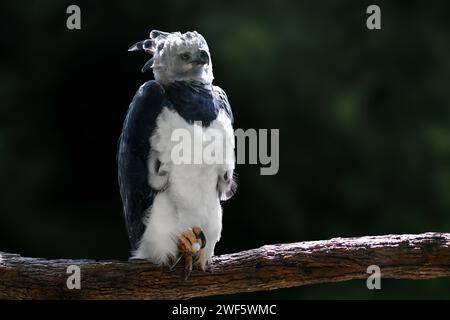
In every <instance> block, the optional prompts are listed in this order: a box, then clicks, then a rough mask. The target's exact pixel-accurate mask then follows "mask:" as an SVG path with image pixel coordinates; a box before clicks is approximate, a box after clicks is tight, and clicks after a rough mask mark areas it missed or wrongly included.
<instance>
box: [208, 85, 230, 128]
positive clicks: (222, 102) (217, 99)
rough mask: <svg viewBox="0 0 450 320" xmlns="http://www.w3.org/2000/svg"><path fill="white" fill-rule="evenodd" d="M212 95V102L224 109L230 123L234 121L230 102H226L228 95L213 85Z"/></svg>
mask: <svg viewBox="0 0 450 320" xmlns="http://www.w3.org/2000/svg"><path fill="white" fill-rule="evenodd" d="M213 95H214V104H215V105H218V106H219V108H220V109H222V110H224V111H225V113H226V114H227V115H228V118H230V120H231V124H233V123H234V118H233V111H231V106H230V103H229V102H228V97H227V94H226V93H225V91H223V90H222V89H221V88H220V87H218V86H214V87H213Z"/></svg>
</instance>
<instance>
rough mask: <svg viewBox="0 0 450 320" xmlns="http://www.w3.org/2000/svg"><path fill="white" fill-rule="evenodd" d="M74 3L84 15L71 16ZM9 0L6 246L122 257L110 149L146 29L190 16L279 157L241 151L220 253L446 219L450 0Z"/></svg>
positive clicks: (434, 288) (3, 86) (348, 290)
mask: <svg viewBox="0 0 450 320" xmlns="http://www.w3.org/2000/svg"><path fill="white" fill-rule="evenodd" d="M70 4H78V5H79V6H80V7H81V11H82V29H81V30H79V31H69V30H68V29H67V28H66V18H67V16H68V15H66V8H67V6H68V5H70ZM369 4H372V3H371V2H366V1H358V2H357V1H346V2H345V3H344V2H343V1H338V0H333V1H332V0H328V1H315V2H314V3H313V2H312V1H286V0H285V1H279V0H277V1H275V0H273V1H261V0H260V1H255V2H247V1H246V2H245V3H244V1H223V2H219V1H211V0H209V1H199V0H196V1H169V0H164V1H108V2H106V1H105V2H96V3H93V1H90V2H87V1H85V2H81V1H76V2H72V1H39V2H38V1H20V2H19V1H3V2H2V3H1V4H0V26H1V28H0V30H1V41H0V46H1V53H0V250H2V251H7V252H15V253H20V254H22V255H25V256H38V257H48V258H95V259H111V258H114V259H126V258H127V257H128V249H129V247H128V242H127V237H126V233H125V227H124V223H123V220H122V209H121V202H120V197H119V191H118V186H117V175H116V165H115V152H116V143H117V138H118V137H119V134H120V131H121V126H122V121H123V120H124V117H125V114H126V111H127V108H128V104H129V103H130V101H131V99H132V97H133V95H134V93H135V92H136V90H137V88H138V87H139V86H140V85H141V84H142V83H143V82H144V81H147V80H149V79H151V78H152V74H151V73H147V74H141V73H140V71H139V70H140V68H141V67H142V65H143V64H144V62H145V61H146V59H147V58H148V56H146V55H144V54H139V53H136V54H132V53H128V52H127V49H128V47H129V46H130V45H131V44H133V43H134V42H136V41H138V40H142V39H144V38H146V36H147V35H148V32H149V31H150V30H151V29H161V30H165V31H178V30H180V31H187V30H197V31H199V32H200V33H202V34H203V35H204V36H205V38H206V39H207V41H208V43H209V46H210V49H211V52H212V59H213V63H214V71H215V78H216V80H215V83H216V84H217V85H220V86H221V87H222V88H224V89H225V91H226V92H227V94H228V97H229V99H230V102H231V104H232V107H233V109H234V113H235V118H236V127H239V128H244V129H246V128H279V129H280V140H281V141H280V153H281V154H280V159H281V160H280V171H279V173H278V174H277V175H275V176H260V175H259V167H258V166H256V165H240V166H238V168H237V170H238V172H239V183H240V187H239V190H238V193H237V195H236V196H235V197H234V198H233V199H232V200H230V201H229V202H227V203H225V204H224V221H223V223H224V228H223V233H222V240H221V241H220V242H219V244H218V246H217V250H216V253H217V254H221V253H226V252H233V251H239V250H244V249H249V248H254V247H258V246H261V245H264V244H270V243H282V242H295V241H306V240H316V239H328V238H331V237H351V236H361V235H380V234H388V233H420V232H426V231H442V232H445V231H447V232H449V231H450V215H449V211H450V165H449V164H450V121H449V120H450V109H449V108H450V104H449V103H450V91H449V89H450V22H449V19H448V16H449V14H450V3H449V2H448V1H432V2H429V1H398V0H397V1H391V2H390V3H388V2H383V1H377V3H376V4H378V5H380V6H381V10H382V30H381V31H369V30H367V28H366V26H365V22H366V18H367V15H366V13H365V11H366V8H367V6H368V5H369ZM234 297H235V298H237V297H243V298H450V280H449V279H440V280H430V281H393V280H391V281H389V280H383V281H382V290H378V291H369V290H367V288H366V286H365V281H363V280H361V281H352V282H346V283H336V284H326V285H314V286H305V287H300V288H294V289H286V290H278V291H273V292H262V293H255V294H241V295H237V296H234Z"/></svg>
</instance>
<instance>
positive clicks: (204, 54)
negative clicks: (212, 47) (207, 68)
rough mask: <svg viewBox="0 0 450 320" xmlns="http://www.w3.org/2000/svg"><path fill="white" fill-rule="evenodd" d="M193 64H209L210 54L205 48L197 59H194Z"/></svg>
mask: <svg viewBox="0 0 450 320" xmlns="http://www.w3.org/2000/svg"><path fill="white" fill-rule="evenodd" d="M192 63H193V64H197V65H203V64H209V55H208V52H206V51H205V50H200V51H199V53H198V56H197V59H195V60H192Z"/></svg>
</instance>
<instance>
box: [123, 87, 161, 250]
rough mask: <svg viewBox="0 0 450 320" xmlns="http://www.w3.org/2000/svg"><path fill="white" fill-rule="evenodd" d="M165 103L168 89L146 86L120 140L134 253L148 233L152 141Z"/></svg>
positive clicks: (127, 220) (126, 211)
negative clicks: (144, 235) (144, 221)
mask: <svg viewBox="0 0 450 320" xmlns="http://www.w3.org/2000/svg"><path fill="white" fill-rule="evenodd" d="M164 101H165V94H164V89H163V88H162V86H161V85H160V84H159V83H158V82H156V81H154V80H152V81H149V82H146V83H145V84H143V85H142V86H141V87H140V88H139V90H138V91H137V93H136V95H135V96H134V98H133V101H132V102H131V104H130V107H129V109H128V113H127V116H126V119H125V122H124V124H123V129H122V134H121V135H120V138H119V143H118V150H117V167H118V178H119V188H120V195H121V198H122V203H123V210H124V216H125V223H126V227H127V231H128V238H129V240H130V244H131V248H132V250H136V249H137V247H138V246H139V241H140V240H141V237H142V234H143V233H144V231H145V226H144V223H143V218H144V214H145V211H146V210H147V209H148V208H149V207H151V205H152V204H153V200H154V197H155V194H156V193H157V191H156V190H154V189H152V188H151V187H150V185H149V184H148V176H149V174H148V164H147V160H148V157H149V154H150V152H151V147H150V141H149V138H150V136H151V135H152V133H153V131H154V129H155V126H156V119H157V117H158V115H159V114H160V112H161V110H162V107H163V104H164Z"/></svg>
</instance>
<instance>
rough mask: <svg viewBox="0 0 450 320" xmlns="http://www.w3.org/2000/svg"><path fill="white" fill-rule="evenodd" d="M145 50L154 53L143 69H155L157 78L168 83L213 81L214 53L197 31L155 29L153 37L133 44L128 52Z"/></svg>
mask: <svg viewBox="0 0 450 320" xmlns="http://www.w3.org/2000/svg"><path fill="white" fill-rule="evenodd" d="M137 50H144V51H145V52H148V53H150V54H152V55H153V57H152V58H151V59H150V60H149V61H147V63H146V64H145V65H144V67H143V68H142V72H146V71H147V70H149V69H150V68H152V69H153V74H154V76H155V80H157V81H159V82H160V83H162V84H164V85H167V84H169V83H171V82H174V81H200V82H203V83H206V84H211V83H212V81H213V79H214V77H213V73H212V63H211V55H210V53H209V48H208V44H207V43H206V41H205V39H204V38H203V37H202V35H201V34H199V33H198V32H196V31H193V32H186V33H181V32H172V33H168V32H162V31H158V30H152V31H151V32H150V38H149V39H146V40H143V41H140V42H138V43H136V44H134V45H133V46H131V48H130V49H128V51H137Z"/></svg>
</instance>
